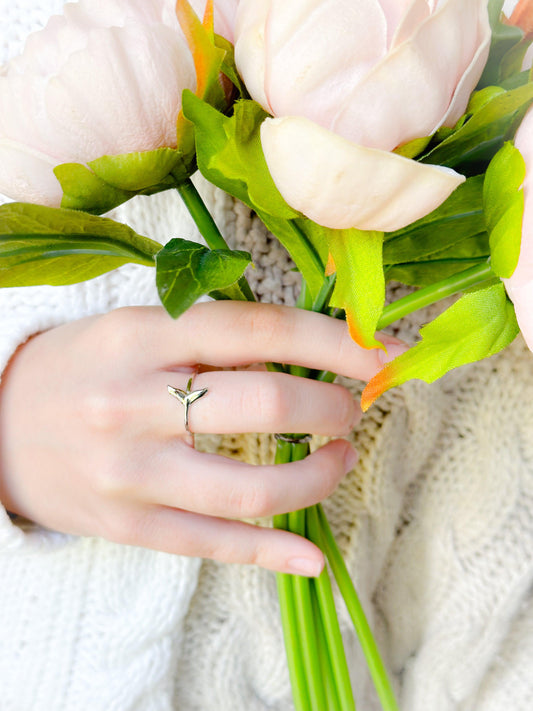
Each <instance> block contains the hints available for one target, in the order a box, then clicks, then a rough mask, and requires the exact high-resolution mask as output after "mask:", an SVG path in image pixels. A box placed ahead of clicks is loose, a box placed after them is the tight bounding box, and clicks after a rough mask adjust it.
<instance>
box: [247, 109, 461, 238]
mask: <svg viewBox="0 0 533 711" xmlns="http://www.w3.org/2000/svg"><path fill="white" fill-rule="evenodd" d="M261 142H262V146H263V150H264V153H265V158H266V161H267V164H268V167H269V170H270V172H271V174H272V177H273V179H274V182H275V184H276V185H277V187H278V190H279V191H280V192H281V194H282V195H283V197H284V198H285V200H286V201H287V202H288V203H289V205H291V206H292V207H293V208H295V209H296V210H299V211H300V212H302V213H303V214H304V215H307V216H308V217H310V218H311V219H312V220H314V221H315V222H318V223H319V224H322V225H325V226H326V227H332V228H336V229H345V228H348V227H357V228H359V229H361V230H382V231H385V232H389V231H392V230H396V229H400V228H401V227H404V226H405V225H408V224H410V223H411V222H413V221H414V220H417V219H418V218H420V217H422V216H424V215H426V214H427V213H429V212H431V210H433V209H435V208H436V207H438V205H440V204H441V203H442V202H443V201H444V200H445V199H446V198H447V197H448V196H449V195H450V193H451V192H452V191H453V190H455V188H456V187H457V186H458V185H460V183H462V182H463V181H464V178H463V176H461V175H458V174H457V173H455V172H454V171H452V170H448V169H444V168H439V167H436V166H432V165H424V164H422V163H417V162H416V161H412V160H408V159H407V158H402V157H401V156H398V155H396V154H394V153H387V152H384V151H377V150H372V149H369V148H364V147H362V146H358V145H356V144H353V143H350V142H349V141H347V140H345V139H343V138H341V137H340V136H338V135H336V134H334V133H332V132H331V131H328V130H327V129H324V128H322V127H321V126H318V125H317V124H315V123H313V122H312V121H309V120H307V119H304V118H301V117H286V118H281V119H267V120H266V121H264V122H263V124H262V126H261Z"/></svg>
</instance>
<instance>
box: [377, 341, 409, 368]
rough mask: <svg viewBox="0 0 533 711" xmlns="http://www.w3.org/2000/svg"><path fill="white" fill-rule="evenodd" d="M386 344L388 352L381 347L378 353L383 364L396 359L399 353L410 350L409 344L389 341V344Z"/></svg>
mask: <svg viewBox="0 0 533 711" xmlns="http://www.w3.org/2000/svg"><path fill="white" fill-rule="evenodd" d="M384 345H385V348H386V349H387V352H385V351H383V350H381V349H380V351H379V353H378V358H379V361H380V363H381V365H385V364H386V363H390V362H391V360H394V359H395V358H397V357H398V356H399V355H402V353H405V351H408V350H409V346H408V345H407V344H405V343H389V344H388V345H387V344H386V343H385V344H384Z"/></svg>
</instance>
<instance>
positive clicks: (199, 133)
mask: <svg viewBox="0 0 533 711" xmlns="http://www.w3.org/2000/svg"><path fill="white" fill-rule="evenodd" d="M183 112H184V114H185V116H186V118H188V119H189V120H190V121H192V123H193V124H194V126H195V132H196V149H197V160H198V167H199V169H200V171H201V172H202V174H203V175H204V176H205V177H206V178H207V179H208V180H209V181H211V182H212V183H214V184H215V185H217V186H218V187H220V188H222V189H223V190H225V191H226V192H228V193H230V194H231V195H233V196H234V197H237V198H239V200H242V201H243V202H245V203H246V204H247V205H249V206H250V207H251V208H252V209H254V210H260V211H261V212H265V213H267V214H269V215H272V216H274V217H282V218H284V219H292V218H294V217H298V216H299V213H297V212H296V211H295V210H293V209H292V208H291V207H289V206H288V205H287V203H286V202H285V200H284V199H283V198H282V197H281V194H280V192H279V190H278V189H277V188H276V186H275V184H274V181H273V180H272V177H271V176H270V173H269V170H268V168H267V165H266V161H265V157H264V155H263V149H262V147H261V138H260V135H259V129H260V126H261V123H262V122H263V121H264V119H265V118H266V117H267V114H266V113H265V111H264V110H263V109H262V108H261V106H259V104H257V103H256V102H255V101H238V102H237V103H236V104H235V105H234V113H233V116H229V117H228V116H224V115H223V114H221V113H220V112H219V111H217V110H216V109H214V108H213V107H212V106H209V104H207V103H205V102H204V101H202V100H201V99H199V98H198V97H197V96H195V95H194V94H193V93H192V92H190V91H184V92H183Z"/></svg>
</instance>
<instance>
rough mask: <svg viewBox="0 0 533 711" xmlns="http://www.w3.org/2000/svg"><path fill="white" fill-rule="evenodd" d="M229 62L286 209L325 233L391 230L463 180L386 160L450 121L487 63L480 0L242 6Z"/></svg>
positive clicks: (248, 1)
mask: <svg viewBox="0 0 533 711" xmlns="http://www.w3.org/2000/svg"><path fill="white" fill-rule="evenodd" d="M235 36H236V46H235V50H236V60H237V66H238V68H239V71H240V72H241V74H242V76H243V78H244V81H245V83H246V86H247V88H248V90H249V92H250V94H251V95H252V97H253V98H254V99H256V100H257V101H258V102H259V103H260V104H261V105H262V106H263V107H264V109H265V110H266V111H268V112H269V113H270V114H271V115H272V116H273V117H275V118H273V119H267V120H266V121H265V122H264V123H263V126H262V129H261V139H262V144H263V149H264V152H265V157H266V160H267V164H268V166H269V169H270V172H271V173H272V177H273V179H274V181H275V183H276V185H277V187H278V188H279V190H280V192H281V193H282V195H283V196H284V197H285V199H286V200H287V202H288V203H289V204H290V205H292V206H293V207H294V208H295V209H297V210H299V211H301V212H303V213H304V214H305V215H307V216H309V217H311V218H312V219H313V220H315V221H317V222H319V223H321V224H323V225H326V226H328V227H333V228H347V227H358V228H359V229H369V230H372V229H375V230H385V231H390V230H394V229H398V228H400V227H403V226H405V225H406V224H409V223H410V222H412V221H413V220H415V219H417V218H419V217H421V216H423V215H424V214H427V213H428V212H430V211H431V210H433V209H434V208H435V207H437V206H438V205H439V204H440V203H441V202H442V201H443V200H445V199H446V197H448V195H449V194H450V193H451V192H452V191H453V190H454V189H455V188H456V187H457V185H459V183H460V182H462V180H463V178H462V176H459V175H458V174H457V173H455V172H454V171H451V170H444V169H442V168H439V167H436V166H431V165H423V164H420V163H415V162H414V161H412V160H409V159H407V158H403V157H401V156H399V155H397V154H393V153H391V151H393V150H394V149H395V148H397V147H398V146H401V145H402V144H405V143H407V142H409V141H411V140H413V139H416V138H420V137H424V136H430V135H432V134H433V133H434V132H435V131H436V130H437V129H438V128H440V127H441V126H453V125H454V124H455V123H456V122H457V120H458V119H459V118H460V116H461V115H462V114H463V113H464V110H465V108H466V105H467V103H468V99H469V97H470V94H471V92H472V90H473V89H474V87H475V85H476V84H477V81H478V80H479V77H480V75H481V72H482V70H483V67H484V65H485V62H486V59H487V55H488V50H489V44H490V27H489V23H488V12H487V0H440V1H438V0H357V2H355V1H354V0H290V2H288V1H287V0H262V1H261V2H259V1H258V0H241V2H240V4H239V8H238V11H237V20H236V31H235Z"/></svg>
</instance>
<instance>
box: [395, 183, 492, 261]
mask: <svg viewBox="0 0 533 711" xmlns="http://www.w3.org/2000/svg"><path fill="white" fill-rule="evenodd" d="M482 232H485V218H484V216H483V176H482V175H480V176H475V177H473V178H469V179H468V180H466V181H465V182H464V183H463V184H462V185H460V186H459V187H458V188H457V189H456V190H454V192H453V193H452V194H451V195H450V197H449V198H448V199H447V200H446V201H445V202H444V203H443V204H442V205H440V206H439V207H438V208H437V209H436V210H433V212H431V213H429V214H428V215H426V216H424V217H423V218H421V219H420V220H417V221H416V222H413V223H412V224H411V225H408V226H407V227H404V228H402V229H401V230H397V231H396V232H389V233H388V234H386V235H385V244H384V245H383V263H384V264H386V265H393V264H402V263H404V262H412V261H418V260H420V259H423V258H426V257H428V256H430V255H434V254H437V253H439V252H442V251H443V250H445V249H448V248H451V247H453V246H454V245H457V244H460V243H461V242H462V241H463V240H465V239H467V238H469V237H471V236H473V235H478V234H480V233H482ZM448 256H450V257H452V256H453V252H451V253H450V254H449V255H448ZM458 256H459V255H458ZM460 256H463V254H462V253H461V254H460Z"/></svg>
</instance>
